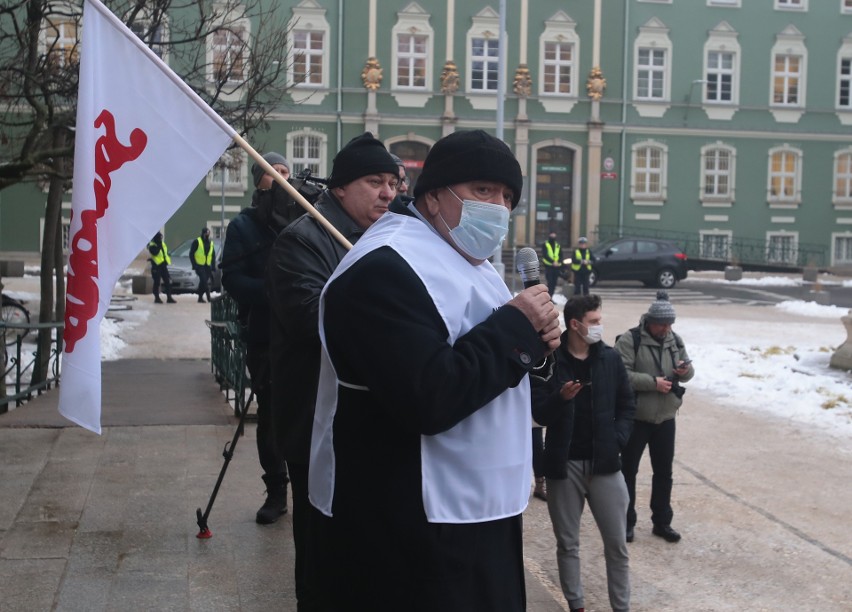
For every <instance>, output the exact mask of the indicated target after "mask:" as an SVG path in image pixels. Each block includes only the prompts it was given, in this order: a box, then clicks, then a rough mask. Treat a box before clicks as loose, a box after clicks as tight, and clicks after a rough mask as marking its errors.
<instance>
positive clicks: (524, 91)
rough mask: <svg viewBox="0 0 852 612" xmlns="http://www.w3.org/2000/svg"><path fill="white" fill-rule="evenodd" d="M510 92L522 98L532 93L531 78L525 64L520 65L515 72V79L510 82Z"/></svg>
mask: <svg viewBox="0 0 852 612" xmlns="http://www.w3.org/2000/svg"><path fill="white" fill-rule="evenodd" d="M512 91H514V92H515V93H516V94H518V95H519V96H520V97H522V98H528V97H529V95H530V94H531V93H532V78H531V77H530V69H529V68H527V65H526V64H521V65H520V66H518V69H517V70H515V78H514V80H513V81H512Z"/></svg>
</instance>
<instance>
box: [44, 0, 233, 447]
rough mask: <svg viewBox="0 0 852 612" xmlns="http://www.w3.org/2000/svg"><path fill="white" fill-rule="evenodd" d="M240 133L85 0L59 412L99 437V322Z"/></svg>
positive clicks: (96, 1)
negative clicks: (133, 268)
mask: <svg viewBox="0 0 852 612" xmlns="http://www.w3.org/2000/svg"><path fill="white" fill-rule="evenodd" d="M235 136H236V133H235V132H234V130H233V129H232V128H231V127H230V126H229V125H228V124H227V123H225V122H224V120H223V119H222V118H221V117H219V116H218V115H217V114H216V113H215V112H214V111H213V110H212V109H211V108H210V107H209V106H207V105H206V104H205V103H204V102H203V101H202V100H201V99H200V98H199V97H198V96H197V95H196V94H195V93H194V92H193V91H192V90H191V89H190V88H189V87H187V85H186V84H185V83H184V82H183V81H182V80H181V79H180V77H178V76H177V75H175V74H174V73H173V72H172V71H171V70H170V69H169V68H168V67H167V66H166V65H165V64H164V63H163V62H162V61H161V60H160V59H159V58H158V57H157V56H156V55H155V54H154V53H153V52H152V51H151V50H150V49H148V48H147V47H146V46H145V45H144V44H143V43H142V42H141V41H140V40H139V39H138V38H137V37H136V36H135V35H134V34H133V33H132V32H131V31H130V30H129V29H128V28H127V27H126V26H125V25H124V24H122V23H121V22H120V21H119V20H118V19H117V18H116V17H115V15H113V14H112V13H111V12H110V11H109V9H107V8H106V7H105V6H104V5H103V4H101V2H100V1H99V0H86V1H85V3H84V12H83V30H82V45H81V52H80V90H79V94H78V101H77V129H76V142H75V149H74V192H73V197H72V209H73V213H72V216H71V227H70V234H69V237H70V245H69V247H70V255H69V260H68V285H67V301H66V310H65V331H64V344H65V346H64V352H63V356H62V384H61V385H60V388H59V412H60V413H61V414H62V415H63V416H65V417H66V418H68V419H70V420H71V421H74V422H75V423H77V424H78V425H81V426H83V427H85V428H86V429H90V430H92V431H94V432H96V433H100V432H101V348H100V329H99V327H100V322H101V320H102V319H103V316H104V314H105V313H106V310H107V307H108V306H109V302H110V298H111V297H112V289H113V287H114V286H115V283H116V282H117V281H118V279H119V277H120V276H121V273H122V272H123V271H124V269H125V268H126V267H127V266H128V265H129V264H130V262H132V261H133V259H134V258H135V257H136V255H137V254H138V253H139V251H141V250H142V249H143V248H144V247H145V245H146V244H147V243H148V241H149V240H150V239H151V236H153V235H154V233H155V232H156V231H157V230H158V229H159V228H160V227H162V226H163V224H164V223H165V222H166V221H167V220H168V219H169V217H171V216H172V214H174V212H175V211H176V210H177V209H178V208H179V207H180V205H181V204H183V202H184V201H185V200H186V198H187V196H189V194H190V193H191V192H192V190H193V189H195V187H196V185H198V183H199V181H200V180H201V179H202V178H204V176H205V175H206V174H207V172H208V171H209V170H210V168H211V167H212V166H213V164H214V163H216V160H218V159H219V157H220V156H221V155H222V153H223V152H224V151H225V149H226V148H227V146H228V145H229V144H230V142H231V141H232V139H233V138H234V137H235Z"/></svg>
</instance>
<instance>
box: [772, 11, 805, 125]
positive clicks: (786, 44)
mask: <svg viewBox="0 0 852 612" xmlns="http://www.w3.org/2000/svg"><path fill="white" fill-rule="evenodd" d="M777 57H785V58H787V57H796V58H798V60H799V62H798V63H799V71H798V72H797V73H788V72H787V71H784V72H781V73H779V72H777V71H776V69H775V64H776V58H777ZM769 62H770V63H769V74H770V79H769V110H770V112H771V113H772V115H773V116H774V117H775V120H776V121H778V122H779V123H796V122H798V121H799V119H800V118H801V116H802V115H803V114H804V109H805V107H806V106H807V99H806V98H807V91H808V87H807V84H808V80H807V77H808V49H807V47H805V37H804V36H803V35H802V33H801V32H800V31H799V30H798V29H797V28H796V27H795V26H793V25H789V26H787V27H786V28H784V30H783V31H782V32H781V33H779V34H777V35H776V37H775V45H774V46H773V47H772V51H771V53H770V57H769ZM791 76H795V78H796V79H797V80H798V82H797V86H796V101H795V102H793V103H791V102H787V101H785V102H776V101H775V80H776V78H779V77H780V78H784V79H785V80H786V79H788V78H790V77H791ZM786 95H787V88H786V87H785V97H786Z"/></svg>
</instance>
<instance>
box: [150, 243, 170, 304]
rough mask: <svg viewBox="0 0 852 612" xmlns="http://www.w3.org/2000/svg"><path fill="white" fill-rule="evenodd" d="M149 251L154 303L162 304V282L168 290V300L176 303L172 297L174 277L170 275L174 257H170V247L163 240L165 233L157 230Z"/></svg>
mask: <svg viewBox="0 0 852 612" xmlns="http://www.w3.org/2000/svg"><path fill="white" fill-rule="evenodd" d="M148 252H149V253H150V254H151V256H150V257H149V258H148V261H150V262H151V276H152V277H153V278H154V303H155V304H162V303H163V300H161V299H160V282H161V281H162V283H163V288H164V289H165V290H166V302H168V303H169V304H174V303H175V301H174V299H173V298H172V279H171V277H170V276H169V264H170V263H172V258H171V257H169V247H167V246H166V243H165V242H164V241H163V234H162V233H160V232H157V233H156V234H154V237H153V238H151V242H149V243H148Z"/></svg>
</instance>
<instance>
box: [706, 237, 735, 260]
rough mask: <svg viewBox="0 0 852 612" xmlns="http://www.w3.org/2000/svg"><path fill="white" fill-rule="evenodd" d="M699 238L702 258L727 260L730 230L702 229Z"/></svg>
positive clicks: (728, 256) (729, 251)
mask: <svg viewBox="0 0 852 612" xmlns="http://www.w3.org/2000/svg"><path fill="white" fill-rule="evenodd" d="M700 240H701V242H700V244H701V246H700V249H701V258H702V259H721V260H723V261H728V260H729V259H730V258H731V257H730V256H731V232H716V231H709V232H705V231H702V232H700Z"/></svg>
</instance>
